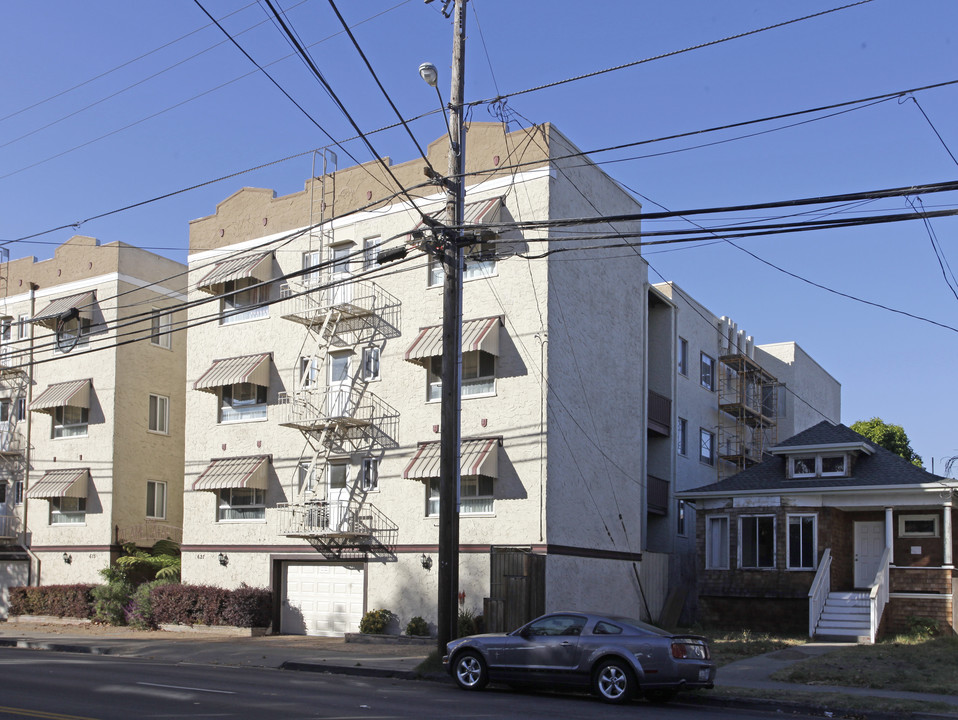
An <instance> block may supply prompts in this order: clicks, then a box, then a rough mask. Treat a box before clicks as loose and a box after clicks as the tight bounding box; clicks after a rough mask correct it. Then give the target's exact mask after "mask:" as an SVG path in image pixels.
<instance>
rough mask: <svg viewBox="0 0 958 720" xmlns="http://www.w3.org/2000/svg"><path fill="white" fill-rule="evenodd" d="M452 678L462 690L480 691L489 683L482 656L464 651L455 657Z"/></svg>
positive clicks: (470, 651)
mask: <svg viewBox="0 0 958 720" xmlns="http://www.w3.org/2000/svg"><path fill="white" fill-rule="evenodd" d="M454 667H455V672H454V674H453V675H454V677H455V678H456V684H457V685H458V686H459V687H461V688H462V689H463V690H482V689H483V688H484V687H485V686H486V685H487V684H488V683H489V671H488V670H487V669H486V661H485V660H483V659H482V655H480V654H479V653H477V652H474V651H472V650H466V651H465V652H463V653H461V654H459V655H458V656H457V657H456V664H455V666H454Z"/></svg>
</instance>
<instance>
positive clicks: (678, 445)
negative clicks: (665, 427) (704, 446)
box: [675, 417, 689, 455]
mask: <svg viewBox="0 0 958 720" xmlns="http://www.w3.org/2000/svg"><path fill="white" fill-rule="evenodd" d="M675 452H677V453H678V454H679V455H687V454H688V452H689V421H688V420H686V419H685V418H682V417H680V418H679V420H678V423H676V426H675Z"/></svg>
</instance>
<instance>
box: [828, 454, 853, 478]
mask: <svg viewBox="0 0 958 720" xmlns="http://www.w3.org/2000/svg"><path fill="white" fill-rule="evenodd" d="M846 474H847V473H846V472H845V456H844V455H832V456H830V457H823V458H822V476H823V477H827V476H842V475H846Z"/></svg>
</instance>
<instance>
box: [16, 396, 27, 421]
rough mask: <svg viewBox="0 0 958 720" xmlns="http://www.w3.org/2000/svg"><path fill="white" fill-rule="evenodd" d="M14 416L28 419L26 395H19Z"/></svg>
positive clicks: (19, 418)
mask: <svg viewBox="0 0 958 720" xmlns="http://www.w3.org/2000/svg"><path fill="white" fill-rule="evenodd" d="M13 418H14V420H26V419H27V399H26V398H25V397H18V398H17V399H16V401H15V402H14V404H13Z"/></svg>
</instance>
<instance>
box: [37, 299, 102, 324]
mask: <svg viewBox="0 0 958 720" xmlns="http://www.w3.org/2000/svg"><path fill="white" fill-rule="evenodd" d="M95 304H96V293H95V292H93V291H92V290H91V291H90V292H85V293H80V294H78V295H69V296H67V297H62V298H57V299H56V300H54V301H52V302H51V303H50V304H49V305H47V306H46V307H45V308H43V312H41V313H39V314H38V315H35V316H34V317H32V318H30V322H32V323H36V324H37V325H40V326H42V327H45V328H48V329H50V330H56V327H57V319H58V318H59V317H60V316H61V315H63V313H66V312H70V310H73V309H74V308H76V310H77V312H78V313H79V317H81V318H87V319H89V320H92V319H93V308H94V305H95Z"/></svg>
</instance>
